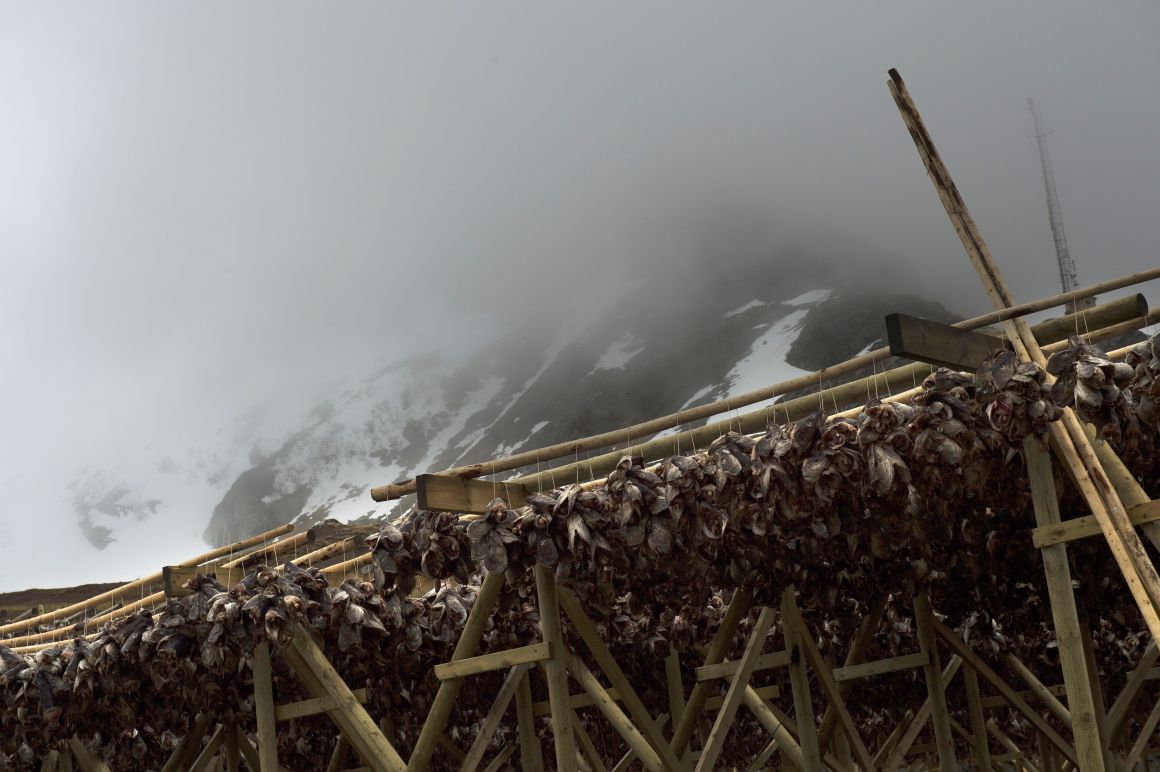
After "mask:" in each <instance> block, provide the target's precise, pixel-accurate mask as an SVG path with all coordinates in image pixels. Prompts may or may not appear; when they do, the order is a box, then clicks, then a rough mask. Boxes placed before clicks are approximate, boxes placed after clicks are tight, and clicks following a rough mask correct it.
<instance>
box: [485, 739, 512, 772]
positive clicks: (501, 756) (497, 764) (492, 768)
mask: <svg viewBox="0 0 1160 772" xmlns="http://www.w3.org/2000/svg"><path fill="white" fill-rule="evenodd" d="M515 752H516V746H514V745H509V746H507V747H506V748H504V749H503V750H502V751H500V752H499V753H498V754H496V757H495V758H494V759H492V760H491V763H490V764H488V765H487V766H486V767H484V770H483V772H499V770H501V769H503V765H504V764H507V761H508V759H510V758H511V757H512V754H513V753H515Z"/></svg>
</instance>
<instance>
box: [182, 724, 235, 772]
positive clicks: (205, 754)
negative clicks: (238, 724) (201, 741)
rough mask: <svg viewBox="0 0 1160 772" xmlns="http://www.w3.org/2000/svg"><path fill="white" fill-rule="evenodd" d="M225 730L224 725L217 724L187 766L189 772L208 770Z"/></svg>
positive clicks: (219, 746) (223, 739) (220, 745)
mask: <svg viewBox="0 0 1160 772" xmlns="http://www.w3.org/2000/svg"><path fill="white" fill-rule="evenodd" d="M225 737H226V732H225V727H223V726H222V725H221V724H218V728H217V729H215V730H214V733H213V734H211V735H210V736H209V742H208V743H206V744H205V747H204V748H202V749H201V753H199V754H198V755H197V758H196V759H194V760H193V764H191V765H190V767H189V772H209V770H210V769H211V767H212V765H213V764H214V762H215V760H216V758H217V754H218V751H219V750H220V749H221V747H222V743H223V742H224V741H225Z"/></svg>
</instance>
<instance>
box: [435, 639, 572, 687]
mask: <svg viewBox="0 0 1160 772" xmlns="http://www.w3.org/2000/svg"><path fill="white" fill-rule="evenodd" d="M551 656H552V645H551V644H550V643H548V642H547V641H545V642H543V643H533V644H531V645H530V646H521V647H520V648H518V649H505V650H504V651H493V652H491V653H489V654H480V655H479V656H478V657H468V658H466V659H456V660H452V661H451V662H444V663H443V664H442V665H436V666H435V677H436V678H438V679H439V680H440V681H446V680H447V679H449V678H465V677H467V676H471V675H476V674H478V673H486V672H488V671H490V670H503V669H505V668H509V667H515V666H516V665H526V664H529V663H531V662H542V661H543V660H545V659H549V658H551Z"/></svg>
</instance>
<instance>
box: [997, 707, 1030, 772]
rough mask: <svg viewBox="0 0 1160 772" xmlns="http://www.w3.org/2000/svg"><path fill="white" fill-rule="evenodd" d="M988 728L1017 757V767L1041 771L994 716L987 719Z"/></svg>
mask: <svg viewBox="0 0 1160 772" xmlns="http://www.w3.org/2000/svg"><path fill="white" fill-rule="evenodd" d="M987 730H988V731H989V732H990V733H991V734H993V735H995V739H996V740H998V741H999V744H1000V745H1002V746H1003V747H1004V748H1006V749H1007V751H1008V752H1009V753H1011V755H1012V756H1014V757H1015V760H1016V761H1015V763H1016V768H1017V769H1026V770H1028V772H1039V768H1038V767H1036V766H1035V765H1034V764H1032V763H1031V762H1030V761H1028V760H1027V754H1026V753H1024V752H1023V751H1022V750H1020V748H1019V746H1018V745H1016V744H1015V741H1014V740H1012V739H1011V738H1010V737H1008V736H1007V733H1006V732H1004V731H1003V730H1002V729H1000V728H999V725H998V724H996V723H995V719H993V718H992V719H989V720H988V721H987Z"/></svg>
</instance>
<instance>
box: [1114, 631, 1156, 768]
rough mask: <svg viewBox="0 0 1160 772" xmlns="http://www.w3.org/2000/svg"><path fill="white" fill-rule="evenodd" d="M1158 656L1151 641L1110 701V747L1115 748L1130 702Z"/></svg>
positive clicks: (1125, 724)
mask: <svg viewBox="0 0 1160 772" xmlns="http://www.w3.org/2000/svg"><path fill="white" fill-rule="evenodd" d="M1158 656H1160V648H1157V646H1156V642H1155V641H1151V642H1150V643H1149V644H1148V648H1147V649H1145V650H1144V656H1143V657H1141V658H1140V662H1139V664H1138V665H1136V669H1135V670H1133V671H1132V673H1131V675H1129V676H1128V682H1127V683H1126V684H1124V688H1123V689H1121V690H1120V694H1119V696H1118V697H1116V701H1115V702H1114V703H1112V708H1111V710H1109V711H1108V737H1109V738H1110V739H1109V742H1108V745H1109V746H1110V747H1112V748H1115V747H1116V746H1117V745H1118V744H1119V741H1120V738H1121V736H1122V735H1123V731H1124V728H1125V727H1126V726H1127V718H1128V713H1130V712H1131V710H1132V704H1133V703H1134V702H1135V700H1136V697H1137V696H1138V695H1139V694H1140V687H1142V686H1143V685H1144V682H1145V681H1147V680H1148V672H1149V671H1150V670H1151V669H1152V666H1153V665H1155V664H1156V659H1157V657H1158Z"/></svg>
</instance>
